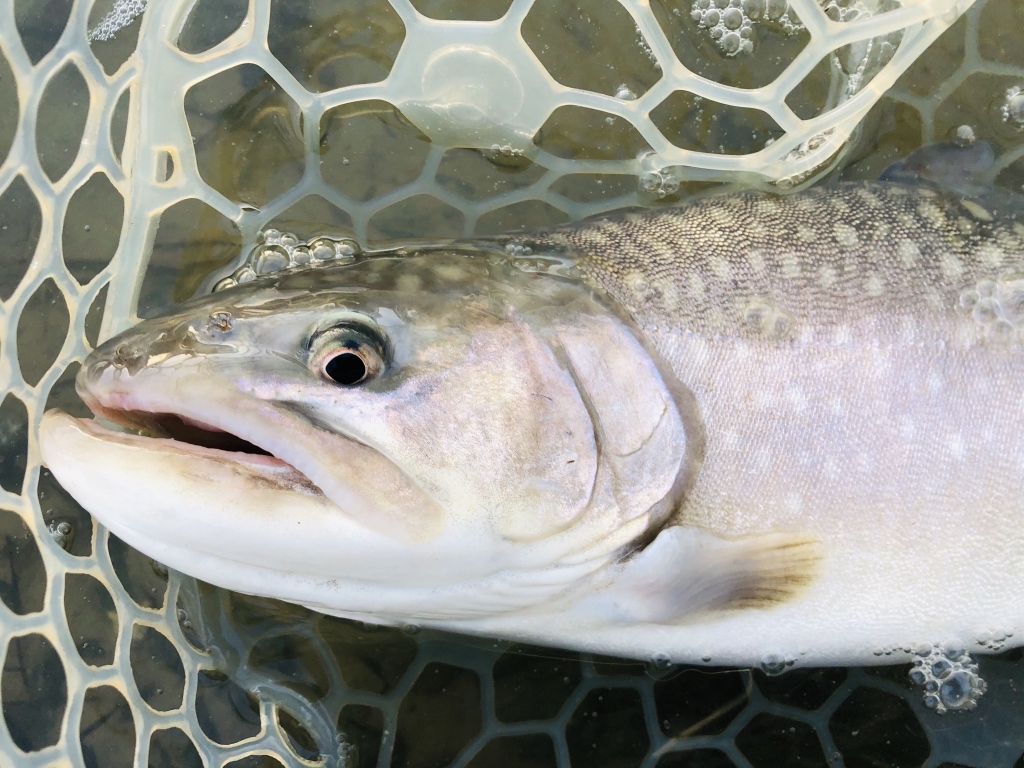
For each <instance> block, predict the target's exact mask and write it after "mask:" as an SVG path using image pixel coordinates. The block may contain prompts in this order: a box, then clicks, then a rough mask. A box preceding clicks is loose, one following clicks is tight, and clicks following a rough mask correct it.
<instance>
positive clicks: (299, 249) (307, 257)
mask: <svg viewBox="0 0 1024 768" xmlns="http://www.w3.org/2000/svg"><path fill="white" fill-rule="evenodd" d="M311 260H312V256H311V254H310V250H309V246H306V245H297V246H295V247H294V248H292V252H291V263H292V266H293V267H301V266H304V265H306V264H309V262H310V261H311Z"/></svg>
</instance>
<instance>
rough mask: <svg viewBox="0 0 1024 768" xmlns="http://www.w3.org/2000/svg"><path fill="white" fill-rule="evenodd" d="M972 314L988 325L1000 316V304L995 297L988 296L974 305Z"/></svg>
mask: <svg viewBox="0 0 1024 768" xmlns="http://www.w3.org/2000/svg"><path fill="white" fill-rule="evenodd" d="M971 315H972V317H974V319H975V320H977V321H978V322H979V323H981V324H982V325H988V324H989V323H993V322H995V321H996V320H997V319H998V318H999V305H998V303H997V302H996V300H995V299H993V298H992V297H991V296H987V297H985V298H983V299H981V300H980V301H979V302H978V303H977V304H975V305H974V309H973V310H972V311H971Z"/></svg>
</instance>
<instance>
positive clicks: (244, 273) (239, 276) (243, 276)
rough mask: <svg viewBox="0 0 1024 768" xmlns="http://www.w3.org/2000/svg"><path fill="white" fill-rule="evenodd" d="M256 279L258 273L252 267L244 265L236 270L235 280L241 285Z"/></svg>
mask: <svg viewBox="0 0 1024 768" xmlns="http://www.w3.org/2000/svg"><path fill="white" fill-rule="evenodd" d="M255 279H256V273H255V272H253V270H252V268H250V267H242V268H241V269H240V270H238V271H237V272H235V280H236V281H237V282H238V283H239V285H241V284H242V283H251V282H252V281H253V280H255Z"/></svg>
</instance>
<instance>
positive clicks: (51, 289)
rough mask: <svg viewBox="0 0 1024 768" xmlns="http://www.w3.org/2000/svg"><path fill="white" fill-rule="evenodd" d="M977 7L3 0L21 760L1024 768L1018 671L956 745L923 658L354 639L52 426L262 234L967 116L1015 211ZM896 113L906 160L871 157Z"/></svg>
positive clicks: (1012, 137) (412, 223)
mask: <svg viewBox="0 0 1024 768" xmlns="http://www.w3.org/2000/svg"><path fill="white" fill-rule="evenodd" d="M969 5H970V3H969V2H968V3H965V2H960V3H957V2H955V1H949V2H947V1H946V0H929V1H924V0H922V1H919V2H911V1H909V0H908V1H905V2H899V1H898V0H823V1H822V2H820V3H819V2H818V0H791V2H789V4H788V5H787V4H786V3H785V2H782V1H781V0H685V1H684V0H650V2H649V3H648V2H640V1H639V0H621V1H617V0H589V1H588V2H582V3H581V2H575V3H573V2H569V1H568V0H533V1H532V2H531V0H476V2H472V3H469V2H467V3H461V4H460V3H456V2H446V0H390V1H389V0H345V1H344V2H342V0H336V1H328V0H288V1H287V2H271V1H270V0H151V2H150V3H149V6H148V7H146V3H145V2H143V0H128V1H127V2H125V1H124V0H118V2H117V3H112V2H110V0H100V1H98V2H95V3H93V2H88V1H87V0H0V161H2V164H0V259H3V266H2V267H0V390H2V400H0V486H2V489H0V536H2V539H0V542H2V547H0V553H2V557H0V601H2V605H0V653H2V654H3V670H2V674H0V704H2V714H3V717H2V718H0V764H3V765H11V766H40V767H42V766H55V765H61V766H63V765H74V766H80V765H86V766H104V768H107V767H108V766H113V767H116V766H131V765H136V766H142V765H147V764H149V765H154V766H201V765H205V766H208V767H212V766H222V765H232V766H236V767H237V768H243V767H246V768H254V767H255V766H274V765H279V764H284V765H325V766H346V767H348V768H354V767H355V766H373V765H389V764H390V765H396V766H409V767H411V768H428V767H429V766H435V765H436V766H441V765H457V766H465V765H471V766H474V768H480V767H481V766H504V765H508V766H513V765H516V766H519V765H552V766H555V765H557V766H562V767H563V768H565V767H567V766H569V765H570V763H571V764H572V765H574V766H583V765H588V766H589V765H593V766H603V765H609V766H611V765H637V766H639V765H645V766H654V765H658V766H662V768H670V767H672V766H676V767H677V768H679V767H683V766H698V765H700V766H723V767H725V766H730V765H735V766H740V767H741V768H749V767H750V766H757V767H758V768H760V766H766V767H767V766H776V765H780V764H781V763H780V762H779V755H780V754H793V755H800V756H802V757H801V759H802V760H804V761H805V762H803V763H801V764H807V761H810V762H811V763H813V764H822V765H826V764H827V765H842V764H843V761H844V759H845V760H846V761H847V763H846V764H849V765H854V764H875V763H870V761H871V760H875V761H880V763H883V764H893V765H896V764H899V765H928V766H938V765H940V764H941V763H943V762H944V761H945V762H947V763H951V762H957V763H958V764H963V765H981V764H984V765H1009V764H1011V763H1012V762H1013V761H1014V760H1016V759H1017V757H1018V756H1019V755H1020V753H1021V751H1022V750H1024V735H1022V734H1024V728H1021V727H1020V726H1021V723H1020V720H1019V718H1018V719H1017V720H1014V719H1013V716H1012V713H1013V711H1014V710H1016V711H1017V712H1019V711H1021V704H1022V702H1021V701H1020V700H1019V698H1020V697H1019V695H1018V694H1017V693H1016V691H1018V690H1021V688H1022V686H1021V684H1020V678H1021V677H1022V675H1021V672H1019V671H1017V669H1016V667H1015V666H1014V665H1013V663H1012V662H1013V659H1012V658H1008V657H1004V658H1002V659H998V660H994V661H983V674H985V675H986V677H987V679H988V680H989V683H990V688H989V693H988V694H986V698H985V699H984V700H983V704H986V705H988V707H989V708H988V710H987V714H986V710H985V709H984V708H983V707H979V709H978V710H976V711H975V712H972V713H968V714H964V715H958V716H957V718H958V719H956V720H955V721H954V720H952V719H950V718H946V719H942V720H941V723H940V725H941V727H940V725H936V723H937V722H939V719H938V717H937V716H936V715H934V714H933V713H929V712H927V711H926V710H924V708H923V705H922V704H921V693H920V691H919V690H915V689H913V688H912V687H911V686H910V684H909V683H908V682H907V679H906V669H905V668H895V669H894V668H887V667H882V668H880V669H879V670H807V671H801V672H799V673H789V674H787V675H783V676H781V677H771V676H767V675H765V674H763V673H762V672H760V671H757V672H750V671H745V670H715V671H711V672H708V671H700V670H694V669H685V668H677V667H671V668H666V669H663V668H659V666H658V665H656V664H655V665H646V666H645V665H643V664H627V663H622V662H616V661H614V660H607V659H594V658H590V657H585V656H577V655H574V654H558V653H555V652H546V651H540V650H538V649H523V648H514V647H511V646H509V645H508V644H504V643H488V642H484V641H474V642H462V641H458V640H455V639H452V638H446V637H444V636H440V635H436V634H431V633H427V632H423V633H417V634H410V633H403V632H399V631H396V630H383V629H375V628H371V627H363V626H361V625H356V624H352V623H348V622H341V621H337V620H333V619H326V618H323V617H319V616H316V615H314V614H311V613H309V612H307V611H302V610H300V609H295V608H291V607H288V606H282V605H281V604H274V603H270V602H268V601H260V600H256V599H251V598H243V597H241V596H238V595H231V594H229V593H226V592H223V591H220V590H215V589H212V588H208V587H206V586H203V585H197V584H195V583H194V582H192V581H191V580H188V579H183V578H181V577H179V576H178V575H176V574H174V573H171V574H168V573H167V571H166V570H165V569H163V568H162V567H161V566H160V565H159V564H156V563H153V562H152V561H150V560H148V559H147V558H145V557H144V556H142V555H140V554H139V553H137V552H134V551H132V550H131V549H129V548H128V547H126V546H125V545H124V544H123V543H121V542H119V541H118V540H117V539H116V538H115V537H113V536H110V535H109V534H108V533H107V532H106V531H105V530H103V529H102V527H100V526H98V525H97V524H95V522H93V521H92V520H91V519H90V518H89V516H88V515H87V514H86V513H85V512H84V511H83V510H81V509H80V508H79V507H78V506H77V505H76V504H75V503H74V502H73V500H71V499H70V497H69V496H68V495H67V494H66V492H64V491H63V489H61V488H60V487H59V486H58V485H57V484H56V482H55V481H54V479H53V478H52V476H51V475H50V474H49V473H48V472H47V471H46V470H45V469H43V468H41V467H40V462H39V449H38V445H37V442H36V437H35V432H36V428H37V426H38V423H39V420H40V418H41V416H42V413H43V412H44V410H45V409H46V408H48V407H53V406H59V407H63V408H65V409H67V410H70V411H72V412H74V413H77V414H80V415H84V413H83V406H82V405H81V403H79V402H78V401H77V400H76V398H75V395H74V388H73V379H74V375H75V373H76V371H77V369H78V366H79V365H80V362H81V361H82V359H83V358H84V357H85V355H86V354H87V352H88V351H89V350H90V349H91V348H92V347H93V346H94V345H95V344H96V343H98V341H99V340H102V339H105V338H107V337H109V336H110V335H112V334H113V333H115V332H117V331H118V330H120V329H123V328H125V327H127V326H129V325H131V324H132V323H133V322H135V321H136V320H137V318H138V317H140V316H146V315H149V314H152V313H153V312H155V311H156V310H158V309H159V308H160V307H161V306H166V305H167V304H169V303H172V302H176V301H181V300H184V299H186V298H188V296H190V295H191V294H192V293H193V292H194V291H195V290H196V289H197V288H198V286H200V285H201V284H202V283H203V281H205V280H207V279H208V278H209V276H210V275H212V274H214V273H215V272H216V271H217V270H222V269H224V268H227V267H229V266H231V265H232V264H234V263H237V262H238V259H239V258H240V256H239V255H240V254H241V253H242V252H243V251H244V250H245V249H246V248H247V247H249V246H251V245H253V244H254V243H255V242H256V236H257V234H258V233H259V232H260V231H264V230H266V229H267V228H278V229H282V230H288V231H292V232H296V233H297V234H298V236H300V237H311V236H314V235H316V234H320V233H324V234H338V235H341V236H343V237H347V238H352V239H355V240H356V241H358V242H359V243H360V244H362V245H363V246H373V245H378V244H381V243H385V242H392V241H396V240H398V241H401V240H405V241H408V240H410V239H421V238H425V239H437V238H443V237H458V236H465V235H470V234H474V233H491V232H498V231H503V230H508V229H514V228H517V227H528V226H538V225H548V224H553V223H558V222H561V221H567V220H571V219H577V218H580V217H583V216H587V215H591V214H594V213H598V212H601V211H606V210H612V209H615V208H620V207H626V206H634V205H650V204H657V203H670V202H674V201H677V200H679V199H681V198H682V197H684V196H685V195H687V194H690V193H692V192H694V191H698V190H700V189H703V188H706V187H708V186H710V185H714V184H719V183H740V184H745V185H751V184H753V185H764V186H776V187H778V188H780V189H783V190H785V189H787V188H793V187H797V186H799V185H801V184H807V183H810V182H811V181H813V180H814V179H815V178H816V177H818V176H820V175H821V174H823V173H825V172H827V171H829V170H830V169H831V168H832V167H833V166H835V165H837V164H838V163H840V161H841V160H842V162H843V163H847V164H849V165H848V167H849V168H854V169H856V168H858V167H860V168H862V169H863V171H864V173H868V171H870V170H871V169H872V168H875V166H877V165H878V164H879V163H883V162H888V161H890V160H892V159H895V157H896V156H898V155H899V153H900V152H904V151H906V150H909V149H913V147H914V146H917V145H919V144H921V143H924V142H927V141H932V140H935V139H945V138H948V137H949V135H951V134H952V133H955V129H957V128H960V127H961V126H962V125H966V124H969V125H968V126H967V127H970V126H974V127H973V128H970V129H971V131H974V130H977V132H978V134H979V136H980V137H981V138H986V139H989V140H992V141H995V143H996V144H997V149H998V150H999V154H998V158H997V163H996V165H995V166H994V167H993V169H992V171H991V174H992V177H993V178H996V177H997V176H998V179H999V180H1000V181H1001V182H1004V183H1013V184H1015V185H1016V187H1017V188H1019V187H1020V183H1021V181H1024V168H1022V167H1021V162H1020V158H1021V155H1022V154H1024V144H1022V142H1021V138H1020V135H1021V134H1020V130H1019V129H1020V126H1021V124H1024V97H1022V96H1021V91H1020V86H1021V85H1024V60H1022V59H1024V56H1021V55H1020V54H1012V55H1006V53H1005V51H1006V50H1010V48H1007V47H1006V46H1004V47H1002V48H1000V47H999V46H998V45H997V46H996V47H995V48H993V47H992V46H991V45H990V43H991V41H992V40H995V41H996V42H997V43H998V41H999V40H1000V39H1002V38H1001V37H1000V35H1002V36H1003V37H1005V35H1006V34H1010V33H1011V32H1012V30H1013V23H1012V20H1013V19H1016V20H1017V22H1018V27H1017V28H1018V29H1019V28H1020V26H1019V23H1021V22H1022V20H1021V19H1020V17H1019V12H1018V11H1015V10H1014V8H1013V7H1012V4H1011V3H1010V2H1009V0H988V2H987V3H985V2H983V1H982V0H979V3H978V5H977V6H976V7H974V8H972V9H970V10H969V11H968V10H967V6H969ZM965 11H967V13H966V15H964V16H963V17H962V18H961V14H963V13H964V12H965ZM1015 13H1018V16H1014V14H1015ZM460 14H461V15H460ZM990 17H991V18H994V19H996V22H995V23H990V21H991V18H990ZM958 19H959V21H958ZM1006 19H1010V20H1011V22H1010V23H1004V22H1005V20H1006ZM1000 20H1003V21H1000ZM947 30H948V32H947V33H946V35H945V36H943V38H942V40H941V41H940V42H939V43H938V44H937V46H938V47H937V48H936V49H933V50H937V51H938V52H937V53H933V54H932V57H931V58H930V59H929V58H928V56H927V54H926V56H925V58H924V59H920V60H919V57H921V55H922V53H924V52H925V51H926V49H927V48H928V46H929V45H930V44H931V43H932V42H933V41H935V40H936V38H938V37H939V36H940V34H942V33H943V32H944V31H947ZM986 41H988V42H986ZM1011 48H1012V46H1011ZM1020 48H1021V46H1020V45H1019V40H1018V44H1017V45H1016V49H1020ZM1015 57H1016V58H1015ZM915 62H918V63H917V64H915ZM911 66H914V67H916V68H918V69H920V68H921V67H924V68H925V69H926V70H927V72H926V74H928V76H929V77H930V80H929V82H932V83H933V84H934V85H933V87H929V88H928V89H927V90H922V89H921V88H920V87H919V85H917V84H915V83H920V82H921V79H920V78H918V79H917V80H914V81H911V80H900V81H899V82H897V81H898V79H899V78H900V76H901V74H903V73H904V72H905V71H906V70H907V69H908V67H911ZM894 85H895V87H894ZM1015 89H1016V90H1015ZM880 99H881V101H879V100H880ZM869 113H870V115H869ZM866 115H869V117H868V121H869V123H871V124H872V126H873V127H872V130H873V131H875V132H876V133H878V134H879V135H881V136H882V137H883V139H885V137H890V138H891V141H889V139H885V140H884V141H881V142H880V143H879V144H878V145H877V146H876V148H875V150H872V152H873V154H872V152H861V154H859V155H858V154H857V152H858V151H859V150H857V149H856V147H857V142H856V132H857V130H858V126H859V125H860V124H861V122H862V120H863V119H864V118H865V116H866ZM965 115H966V117H965ZM979 115H980V116H981V117H978V116H979ZM872 121H873V122H872ZM887 121H888V122H887ZM972 121H973V122H972ZM890 124H894V125H898V126H902V128H903V129H904V130H903V131H902V133H901V132H898V131H895V130H894V129H892V125H890ZM908 131H909V134H908ZM964 134H965V132H964V131H963V130H960V131H959V134H958V135H961V136H963V135H964ZM907 135H911V136H912V137H913V139H912V140H910V145H909V146H907V141H908V140H907V139H906V136H907ZM886 141H888V143H886ZM901 142H902V143H901ZM879 147H880V148H879ZM844 152H846V153H847V155H846V156H845V160H843V158H844V154H843V153H844ZM851 152H852V153H853V154H849V153H851ZM886 153H888V155H892V156H891V157H890V156H888V155H886ZM854 161H856V162H854ZM857 163H859V164H860V165H859V166H858V165H857ZM876 170H877V169H876ZM986 664H987V666H986ZM1019 666H1020V665H1017V667H1019ZM858 759H859V760H861V762H859V763H858V762H856V761H857V760H858ZM865 761H868V762H865Z"/></svg>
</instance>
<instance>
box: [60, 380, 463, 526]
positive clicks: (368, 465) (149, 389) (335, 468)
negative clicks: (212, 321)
mask: <svg viewBox="0 0 1024 768" xmlns="http://www.w3.org/2000/svg"><path fill="white" fill-rule="evenodd" d="M83 370H84V369H83ZM107 370H108V371H109V370H110V369H107ZM104 373H105V376H104V377H103V378H101V379H99V380H97V379H95V377H94V378H93V379H86V380H84V381H83V380H82V379H80V380H79V382H78V391H79V394H80V396H81V397H82V400H83V401H84V402H85V404H86V405H87V406H88V407H89V408H90V410H92V412H93V413H94V414H95V415H96V416H97V417H99V418H100V419H103V420H105V421H106V422H108V423H112V424H114V425H120V426H121V427H126V428H127V429H129V430H131V432H117V431H115V430H114V429H110V428H108V427H104V426H102V424H100V423H99V422H89V425H88V426H87V425H85V424H79V425H78V430H79V432H86V433H88V436H89V437H92V438H94V439H97V438H98V439H100V440H106V441H114V442H117V443H120V444H121V445H122V446H126V445H128V443H129V442H130V444H131V447H133V448H140V449H145V450H146V451H148V452H150V453H154V452H156V453H160V454H162V455H164V456H166V457H167V462H166V463H167V466H168V470H167V471H177V472H183V473H185V474H186V475H188V476H194V475H195V473H197V472H198V473H200V474H204V475H210V474H211V473H213V474H216V473H217V472H220V471H221V470H218V469H216V467H212V466H207V468H205V469H203V468H200V464H203V463H205V464H206V465H211V464H217V465H220V466H221V467H225V466H227V467H231V468H232V469H233V470H234V471H235V474H237V475H239V476H244V477H246V478H248V486H249V487H252V486H255V485H259V486H262V487H265V488H266V487H273V488H275V489H279V490H286V491H294V492H297V493H299V494H302V495H304V496H305V497H307V498H308V497H309V496H316V497H319V500H320V501H323V502H328V503H329V505H330V506H331V507H333V508H335V510H336V512H340V513H341V514H343V515H345V516H346V517H349V518H351V519H352V520H354V521H355V522H357V523H358V524H360V525H362V526H365V527H367V528H369V529H371V530H374V531H376V532H378V533H382V534H384V535H386V536H389V537H392V538H400V539H404V540H408V541H412V540H419V541H423V540H427V539H430V538H433V537H434V536H436V535H438V534H439V533H440V532H441V530H442V528H443V527H444V509H443V507H441V506H440V505H439V504H438V502H437V501H435V500H434V499H433V498H432V497H431V496H430V495H429V494H428V493H427V492H426V491H425V490H424V489H423V488H421V487H420V486H419V484H418V483H417V482H416V481H415V479H414V478H413V477H411V476H410V475H409V474H408V473H407V472H406V471H405V469H404V468H402V467H401V466H399V465H398V464H397V463H396V462H394V461H393V460H392V459H391V458H389V457H388V456H387V455H385V454H384V453H382V452H380V451H379V450H377V449H376V448H374V447H373V446H372V445H368V444H366V443H363V442H362V441H360V440H358V439H356V438H353V437H351V436H349V435H347V434H345V433H344V432H343V431H341V430H335V429H331V428H328V427H327V426H326V425H323V424H320V423H318V422H316V421H315V420H314V419H312V418H310V417H309V416H307V415H306V414H304V413H303V412H302V411H301V410H300V409H296V408H291V407H288V406H287V404H282V403H278V402H275V401H270V400H266V399H263V398H260V397H256V396H253V395H252V394H250V393H247V392H243V391H239V390H237V389H232V390H229V391H226V392H211V388H210V386H209V382H207V381H204V380H203V379H202V378H201V377H195V376H187V377H181V378H180V379H175V380H173V381H172V380H170V379H169V377H167V378H162V377H159V376H149V377H145V378H144V380H143V378H139V377H136V378H131V379H124V378H118V377H116V376H114V375H113V374H111V373H106V372H104ZM65 418H66V419H70V418H71V417H70V416H66V415H65ZM43 447H44V454H45V446H43ZM44 458H45V455H44ZM179 459H190V460H191V463H190V464H188V467H189V468H188V469H182V467H183V466H184V465H182V464H181V462H180V461H179ZM72 460H74V459H72ZM182 482H190V481H189V480H188V478H183V479H182ZM246 492H247V491H246Z"/></svg>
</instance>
